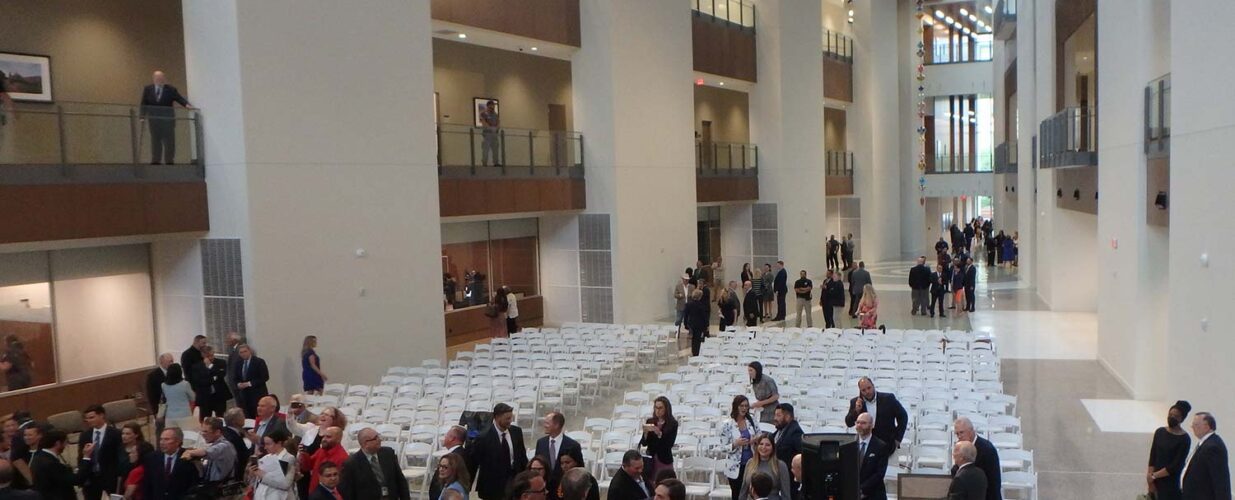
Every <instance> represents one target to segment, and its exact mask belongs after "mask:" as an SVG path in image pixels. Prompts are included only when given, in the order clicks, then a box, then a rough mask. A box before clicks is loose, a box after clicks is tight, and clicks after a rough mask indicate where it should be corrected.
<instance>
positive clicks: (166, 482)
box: [142, 448, 199, 500]
mask: <svg viewBox="0 0 1235 500" xmlns="http://www.w3.org/2000/svg"><path fill="white" fill-rule="evenodd" d="M182 454H184V449H183V448H181V449H180V450H177V451H176V461H175V463H173V465H172V473H171V475H170V476H168V475H167V474H165V473H164V469H165V468H166V462H165V461H164V460H165V457H166V455H164V454H163V452H162V451H159V450H155V452H154V453H150V454H148V455H146V460H145V461H144V464H145V465H144V467H145V471H146V472H145V474H144V475H143V476H142V498H143V499H145V500H164V499H166V500H172V499H179V498H184V495H185V493H187V492H188V491H189V488H192V487H193V485H195V484H197V482H198V478H199V476H198V473H197V467H196V466H195V465H193V462H189V461H187V460H182V459H181V458H180V455H182Z"/></svg>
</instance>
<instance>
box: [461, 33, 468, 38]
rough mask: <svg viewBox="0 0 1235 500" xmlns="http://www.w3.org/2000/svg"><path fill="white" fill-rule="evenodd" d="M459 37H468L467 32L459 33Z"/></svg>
mask: <svg viewBox="0 0 1235 500" xmlns="http://www.w3.org/2000/svg"><path fill="white" fill-rule="evenodd" d="M459 38H467V33H459Z"/></svg>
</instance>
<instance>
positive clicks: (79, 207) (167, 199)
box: [0, 182, 210, 243]
mask: <svg viewBox="0 0 1235 500" xmlns="http://www.w3.org/2000/svg"><path fill="white" fill-rule="evenodd" d="M209 229H210V216H209V208H208V206H207V202H206V183H205V182H186V183H149V184H49V185H19V186H10V185H6V186H0V243H17V242H26V241H51V240H67V239H77V238H100V237H107V236H131V235H138V234H159V233H178V232H189V231H207V230H209Z"/></svg>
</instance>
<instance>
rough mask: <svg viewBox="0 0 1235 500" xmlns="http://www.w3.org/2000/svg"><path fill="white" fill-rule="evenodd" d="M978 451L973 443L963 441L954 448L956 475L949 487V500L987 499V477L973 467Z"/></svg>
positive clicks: (953, 456)
mask: <svg viewBox="0 0 1235 500" xmlns="http://www.w3.org/2000/svg"><path fill="white" fill-rule="evenodd" d="M977 454H978V449H977V448H975V447H974V446H973V443H970V442H968V441H961V442H959V443H956V446H953V447H952V462H953V463H955V464H956V473H955V474H952V484H951V485H949V486H948V500H982V499H983V498H986V475H985V474H983V473H982V470H981V469H978V468H977V467H974V466H973V460H974V458H975V457H976V456H977Z"/></svg>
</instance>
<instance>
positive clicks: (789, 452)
mask: <svg viewBox="0 0 1235 500" xmlns="http://www.w3.org/2000/svg"><path fill="white" fill-rule="evenodd" d="M772 424H773V425H775V426H776V432H775V433H774V434H772V443H773V444H775V446H776V458H777V459H778V460H780V461H782V462H784V463H789V462H791V461H793V456H794V455H797V454H798V453H802V426H801V425H799V424H798V421H797V419H796V418H795V416H794V414H793V405H791V404H789V403H780V404H778V405H776V410H775V413H773V414H772Z"/></svg>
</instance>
